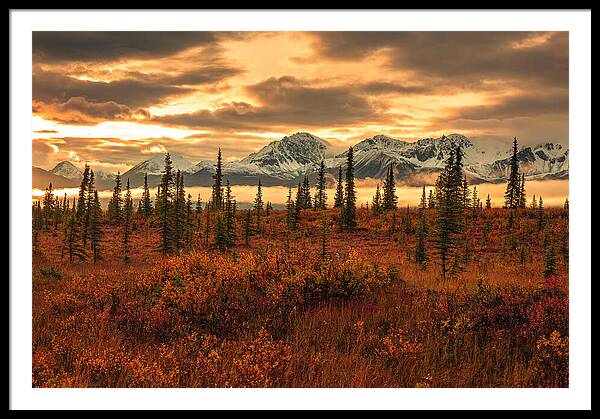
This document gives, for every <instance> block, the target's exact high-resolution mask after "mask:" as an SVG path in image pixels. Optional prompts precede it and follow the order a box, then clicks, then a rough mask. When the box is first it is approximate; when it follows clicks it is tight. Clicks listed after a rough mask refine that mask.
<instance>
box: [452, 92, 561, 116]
mask: <svg viewBox="0 0 600 419" xmlns="http://www.w3.org/2000/svg"><path fill="white" fill-rule="evenodd" d="M568 111H569V95H568V93H567V92H563V93H559V94H553V95H546V94H543V95H531V94H527V95H522V96H511V97H508V98H506V99H505V100H503V101H499V102H498V103H494V104H491V105H484V106H467V107H464V108H461V109H459V110H457V111H456V116H455V118H456V119H474V120H481V119H499V120H504V119H510V118H518V117H526V116H527V117H530V116H538V115H546V114H566V113H567V112H568Z"/></svg>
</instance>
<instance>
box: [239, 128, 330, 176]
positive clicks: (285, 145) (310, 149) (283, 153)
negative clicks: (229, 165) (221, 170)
mask: <svg viewBox="0 0 600 419" xmlns="http://www.w3.org/2000/svg"><path fill="white" fill-rule="evenodd" d="M328 146H329V143H328V142H327V141H325V140H323V139H321V138H319V137H316V136H314V135H312V134H310V133H308V132H297V133H295V134H293V135H290V136H286V137H283V138H282V139H281V140H279V141H273V142H272V143H269V144H268V145H266V146H265V147H263V148H262V149H261V150H259V151H257V152H256V153H252V154H250V155H249V156H248V157H246V158H245V159H243V160H241V161H240V163H242V164H246V165H248V164H249V165H256V166H258V167H260V168H261V169H263V170H264V171H265V172H267V173H273V174H280V173H283V172H286V173H289V174H290V175H292V174H295V173H299V172H301V171H304V170H306V169H308V168H310V167H313V166H316V165H318V164H319V163H320V162H321V160H322V159H324V158H325V150H326V149H327V147H328Z"/></svg>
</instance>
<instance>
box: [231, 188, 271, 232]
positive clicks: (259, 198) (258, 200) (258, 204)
mask: <svg viewBox="0 0 600 419" xmlns="http://www.w3.org/2000/svg"><path fill="white" fill-rule="evenodd" d="M227 185H228V186H229V183H228V184H227ZM263 208H264V203H263V194H262V183H261V181H260V178H259V179H258V187H257V188H256V197H255V198H254V211H255V212H256V225H257V226H259V225H260V213H261V212H262V210H263Z"/></svg>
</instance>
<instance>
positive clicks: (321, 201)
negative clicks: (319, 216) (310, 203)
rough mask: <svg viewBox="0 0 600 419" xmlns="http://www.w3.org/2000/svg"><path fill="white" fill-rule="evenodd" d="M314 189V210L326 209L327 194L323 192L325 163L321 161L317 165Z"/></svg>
mask: <svg viewBox="0 0 600 419" xmlns="http://www.w3.org/2000/svg"><path fill="white" fill-rule="evenodd" d="M316 187H317V190H316V192H315V209H318V210H324V209H325V208H327V192H326V190H325V162H324V161H323V160H321V164H320V165H319V173H318V177H317V185H316Z"/></svg>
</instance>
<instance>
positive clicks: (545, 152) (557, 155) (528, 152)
mask: <svg viewBox="0 0 600 419" xmlns="http://www.w3.org/2000/svg"><path fill="white" fill-rule="evenodd" d="M517 158H518V160H519V169H520V170H521V172H522V173H524V174H525V176H526V177H529V178H548V177H554V178H564V177H568V172H569V149H567V148H565V147H563V146H562V145H561V144H555V143H544V144H538V145H535V146H526V147H522V148H521V149H520V150H519V152H518V153H517ZM473 169H474V170H475V171H476V172H477V173H480V174H481V175H483V176H484V177H485V178H506V177H507V176H508V172H509V170H510V154H509V153H507V155H506V157H504V158H502V159H498V160H495V161H493V162H491V163H483V164H479V165H474V166H473Z"/></svg>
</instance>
